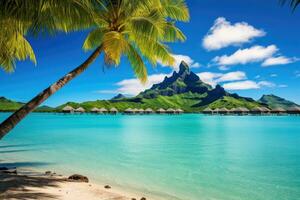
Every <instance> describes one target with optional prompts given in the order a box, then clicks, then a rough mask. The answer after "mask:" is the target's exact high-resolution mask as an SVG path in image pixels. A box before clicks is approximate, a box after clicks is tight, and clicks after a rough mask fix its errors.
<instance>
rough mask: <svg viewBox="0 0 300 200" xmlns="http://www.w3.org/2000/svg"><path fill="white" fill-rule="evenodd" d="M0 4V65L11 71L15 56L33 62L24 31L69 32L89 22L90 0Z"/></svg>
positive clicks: (13, 0)
mask: <svg viewBox="0 0 300 200" xmlns="http://www.w3.org/2000/svg"><path fill="white" fill-rule="evenodd" d="M0 8H1V9H0V27H1V31H0V46H1V49H0V68H2V69H3V70H4V71H6V72H13V71H14V69H15V61H16V60H25V59H27V58H29V59H30V60H32V61H33V62H34V63H36V59H35V55H34V52H33V49H32V47H31V45H30V43H29V42H28V41H27V40H26V38H25V35H26V34H27V33H28V32H30V33H33V34H41V33H43V32H49V33H51V34H52V33H55V32H56V31H64V32H69V31H74V30H78V29H82V28H88V27H90V26H91V25H92V23H93V20H92V18H93V16H92V15H91V13H92V12H91V11H92V0H81V1H78V0H64V1H59V0H56V1H53V0H26V1H24V0H4V1H0Z"/></svg>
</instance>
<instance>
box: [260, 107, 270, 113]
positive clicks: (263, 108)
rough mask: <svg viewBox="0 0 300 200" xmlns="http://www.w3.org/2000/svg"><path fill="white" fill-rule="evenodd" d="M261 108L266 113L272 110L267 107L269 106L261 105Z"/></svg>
mask: <svg viewBox="0 0 300 200" xmlns="http://www.w3.org/2000/svg"><path fill="white" fill-rule="evenodd" d="M261 109H262V110H263V113H264V114H268V113H270V112H271V110H270V109H269V108H267V107H261Z"/></svg>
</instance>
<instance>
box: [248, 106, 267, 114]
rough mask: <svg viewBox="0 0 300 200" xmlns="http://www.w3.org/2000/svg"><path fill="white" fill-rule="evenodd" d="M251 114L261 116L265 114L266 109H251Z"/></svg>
mask: <svg viewBox="0 0 300 200" xmlns="http://www.w3.org/2000/svg"><path fill="white" fill-rule="evenodd" d="M250 113H251V114H254V115H261V114H263V113H264V109H262V108H261V107H256V108H253V109H251V111H250Z"/></svg>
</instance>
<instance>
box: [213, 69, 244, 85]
mask: <svg viewBox="0 0 300 200" xmlns="http://www.w3.org/2000/svg"><path fill="white" fill-rule="evenodd" d="M245 79H247V76H246V73H245V72H241V71H237V72H229V73H227V74H223V75H222V76H221V77H220V78H218V79H217V82H218V83H220V82H227V81H240V80H245Z"/></svg>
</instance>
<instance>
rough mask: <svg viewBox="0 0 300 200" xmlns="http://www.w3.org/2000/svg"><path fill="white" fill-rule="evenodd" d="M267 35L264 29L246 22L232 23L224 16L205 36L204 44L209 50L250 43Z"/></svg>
mask: <svg viewBox="0 0 300 200" xmlns="http://www.w3.org/2000/svg"><path fill="white" fill-rule="evenodd" d="M265 35H266V33H265V32H264V31H263V30H259V29H256V28H254V27H253V26H251V25H249V24H248V23H246V22H239V23H235V24H231V23H230V22H229V21H227V20H226V19H225V18H224V17H219V18H217V19H216V20H215V23H214V25H213V26H212V27H211V28H210V31H209V32H208V33H207V35H206V36H205V37H204V39H203V44H202V45H203V47H204V48H205V49H206V50H209V51H211V50H218V49H221V48H224V47H228V46H231V45H240V44H243V43H249V42H251V40H252V39H253V38H256V37H262V36H265Z"/></svg>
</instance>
